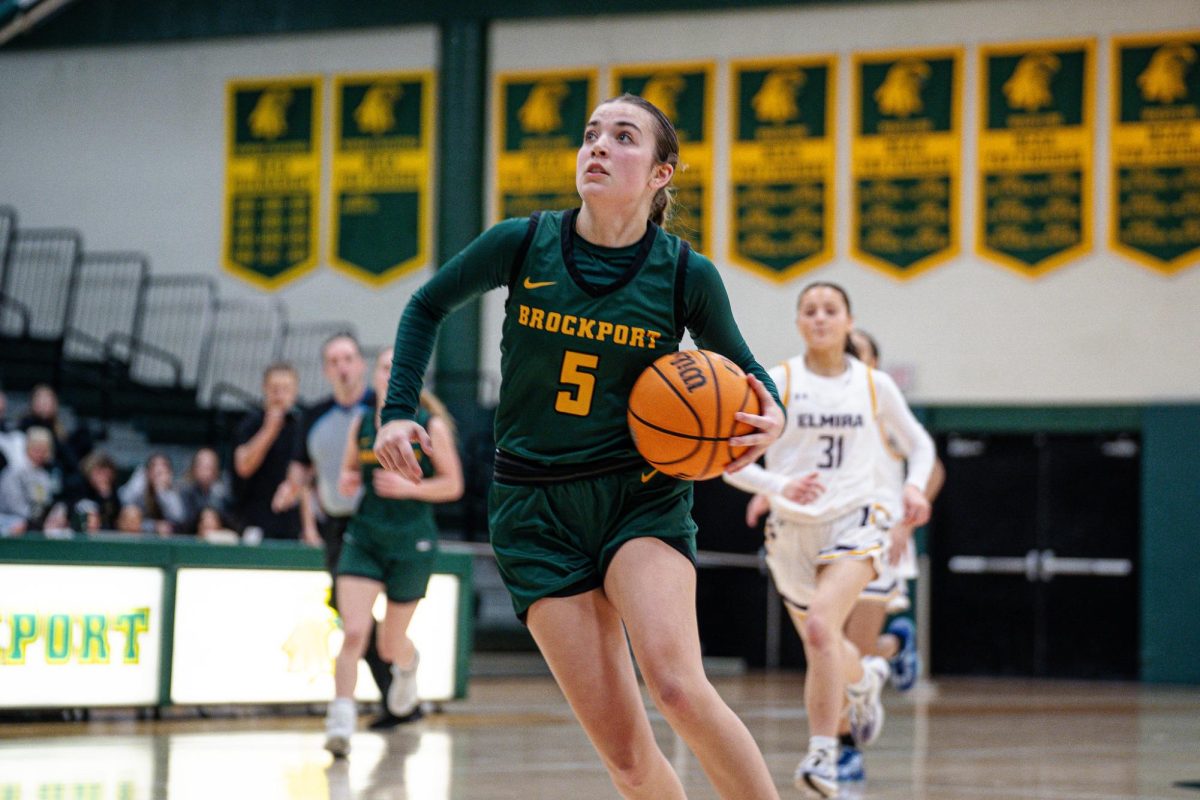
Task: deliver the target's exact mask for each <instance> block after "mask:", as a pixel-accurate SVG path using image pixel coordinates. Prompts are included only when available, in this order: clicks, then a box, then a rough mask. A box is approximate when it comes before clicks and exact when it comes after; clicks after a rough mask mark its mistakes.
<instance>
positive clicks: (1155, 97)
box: [1137, 42, 1196, 103]
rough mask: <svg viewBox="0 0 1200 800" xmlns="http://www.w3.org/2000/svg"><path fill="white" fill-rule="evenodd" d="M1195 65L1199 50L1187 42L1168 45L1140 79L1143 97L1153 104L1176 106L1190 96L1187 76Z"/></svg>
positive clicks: (1161, 48)
mask: <svg viewBox="0 0 1200 800" xmlns="http://www.w3.org/2000/svg"><path fill="white" fill-rule="evenodd" d="M1195 63H1196V48H1194V47H1192V46H1190V45H1187V44H1184V43H1183V42H1168V43H1167V44H1164V45H1163V46H1162V47H1160V48H1158V49H1157V50H1155V51H1154V55H1152V56H1150V63H1149V64H1148V65H1147V66H1146V69H1144V70H1143V71H1142V74H1141V75H1138V77H1137V85H1138V88H1139V89H1141V90H1142V98H1143V99H1145V100H1148V101H1150V102H1151V103H1174V102H1175V101H1176V100H1182V99H1183V98H1184V97H1187V93H1188V88H1187V74H1188V70H1190V69H1191V65H1192V64H1195Z"/></svg>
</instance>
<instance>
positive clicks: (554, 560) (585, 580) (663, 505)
mask: <svg viewBox="0 0 1200 800" xmlns="http://www.w3.org/2000/svg"><path fill="white" fill-rule="evenodd" d="M649 471H650V468H649V467H646V468H645V469H644V470H643V469H637V468H635V469H632V470H624V471H622V472H617V473H614V474H611V475H603V476H601V477H597V478H583V479H578V480H569V481H564V482H562V483H549V484H543V485H537V486H527V485H521V486H512V485H509V484H506V483H501V482H500V481H499V480H495V481H493V482H492V488H491V492H490V495H489V498H488V519H489V522H490V527H491V538H492V549H493V550H494V551H495V554H496V564H497V565H498V566H499V568H500V577H501V578H502V579H503V580H504V585H505V586H506V587H507V588H508V592H509V594H510V595H511V596H512V604H513V610H514V611H515V612H516V614H517V616H518V617H519V618H520V619H521V621H522V622H524V621H525V615H526V613H527V612H528V611H529V607H530V606H531V605H533V603H534V602H535V601H537V600H540V599H542V598H543V597H570V596H572V595H576V594H583V593H584V592H588V591H591V590H592V589H597V588H600V587H602V586H603V585H604V576H605V573H606V572H607V571H608V566H609V564H611V563H612V560H613V556H615V555H616V553H617V550H618V549H620V547H621V545H623V544H625V543H626V542H628V541H629V540H631V539H638V538H642V537H652V538H655V539H661V540H662V541H664V542H666V543H667V544H669V545H671V546H672V547H674V548H675V549H676V550H678V551H679V552H681V553H682V554H683V555H685V556H686V557H687V558H688V559H689V560H691V561H692V563H693V564H694V563H695V561H696V523H695V522H694V521H693V520H692V514H691V511H692V484H691V483H690V482H687V481H679V480H675V479H674V478H670V477H668V476H666V475H663V474H662V473H659V472H655V473H654V474H653V475H652V476H651V477H650V478H649V479H647V480H646V481H645V482H643V480H642V478H643V475H645V474H649Z"/></svg>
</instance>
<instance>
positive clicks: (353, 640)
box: [342, 623, 371, 655]
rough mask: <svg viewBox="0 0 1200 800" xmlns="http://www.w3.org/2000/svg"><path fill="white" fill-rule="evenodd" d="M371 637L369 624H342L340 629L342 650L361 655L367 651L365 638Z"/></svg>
mask: <svg viewBox="0 0 1200 800" xmlns="http://www.w3.org/2000/svg"><path fill="white" fill-rule="evenodd" d="M370 635H371V626H370V624H369V623H368V624H366V625H356V624H354V623H344V626H343V628H342V636H343V638H342V650H344V651H348V652H350V653H355V654H358V655H361V654H362V653H364V652H366V650H367V637H368V636H370Z"/></svg>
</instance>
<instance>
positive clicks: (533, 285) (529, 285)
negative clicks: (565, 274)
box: [525, 278, 557, 289]
mask: <svg viewBox="0 0 1200 800" xmlns="http://www.w3.org/2000/svg"><path fill="white" fill-rule="evenodd" d="M555 283H557V281H531V280H529V278H525V288H526V289H540V288H542V287H543V286H553V285H554V284H555Z"/></svg>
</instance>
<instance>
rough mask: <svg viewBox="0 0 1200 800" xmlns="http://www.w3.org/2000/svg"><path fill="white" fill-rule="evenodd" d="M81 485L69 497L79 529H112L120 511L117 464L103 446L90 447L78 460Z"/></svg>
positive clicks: (115, 526) (90, 530) (115, 525)
mask: <svg viewBox="0 0 1200 800" xmlns="http://www.w3.org/2000/svg"><path fill="white" fill-rule="evenodd" d="M79 469H80V471H81V472H82V473H83V479H84V487H83V489H82V490H80V491H79V492H77V493H76V494H75V496H74V497H73V500H74V502H73V503H72V504H71V509H72V512H73V513H74V516H75V520H76V528H77V529H78V530H79V531H80V532H87V533H93V532H95V531H101V530H103V531H113V530H116V529H117V517H118V516H119V515H120V513H121V501H120V499H118V497H117V465H116V464H115V463H114V462H113V460H112V458H110V457H109V455H108V453H106V452H104V451H103V450H93V451H92V452H90V453H88V454H87V456H86V457H85V458H84V459H83V460H82V461H80V462H79Z"/></svg>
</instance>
